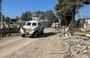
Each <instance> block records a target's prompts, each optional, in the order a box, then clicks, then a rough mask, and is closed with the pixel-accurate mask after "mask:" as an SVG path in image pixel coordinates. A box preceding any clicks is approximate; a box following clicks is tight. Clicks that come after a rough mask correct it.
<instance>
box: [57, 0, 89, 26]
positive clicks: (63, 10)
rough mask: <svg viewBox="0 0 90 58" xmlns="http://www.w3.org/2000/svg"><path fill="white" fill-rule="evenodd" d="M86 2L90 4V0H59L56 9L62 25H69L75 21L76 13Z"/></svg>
mask: <svg viewBox="0 0 90 58" xmlns="http://www.w3.org/2000/svg"><path fill="white" fill-rule="evenodd" d="M84 4H86V5H88V4H90V0H58V3H57V4H56V7H55V9H56V13H57V16H58V17H60V19H61V25H65V26H68V25H69V24H70V23H71V21H74V20H75V14H76V13H77V12H78V10H79V9H80V8H81V7H83V6H84Z"/></svg>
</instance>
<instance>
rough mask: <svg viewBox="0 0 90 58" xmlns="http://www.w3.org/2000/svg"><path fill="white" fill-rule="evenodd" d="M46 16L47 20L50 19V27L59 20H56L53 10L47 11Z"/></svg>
mask: <svg viewBox="0 0 90 58" xmlns="http://www.w3.org/2000/svg"><path fill="white" fill-rule="evenodd" d="M45 16H46V18H47V19H48V22H49V26H51V25H52V23H53V22H55V21H56V20H57V18H56V16H55V14H54V13H53V11H52V10H49V11H46V14H45Z"/></svg>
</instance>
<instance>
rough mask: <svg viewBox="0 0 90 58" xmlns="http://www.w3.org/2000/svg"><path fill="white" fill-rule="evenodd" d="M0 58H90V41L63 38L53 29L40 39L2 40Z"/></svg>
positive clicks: (18, 38) (14, 37)
mask: <svg viewBox="0 0 90 58" xmlns="http://www.w3.org/2000/svg"><path fill="white" fill-rule="evenodd" d="M0 58H90V40H89V39H85V38H84V40H83V39H81V38H80V37H76V36H73V37H70V38H63V36H59V34H57V31H56V30H55V29H53V28H47V29H45V34H44V35H41V36H39V37H38V38H29V37H25V38H22V37H20V36H12V37H6V38H3V39H2V40H0Z"/></svg>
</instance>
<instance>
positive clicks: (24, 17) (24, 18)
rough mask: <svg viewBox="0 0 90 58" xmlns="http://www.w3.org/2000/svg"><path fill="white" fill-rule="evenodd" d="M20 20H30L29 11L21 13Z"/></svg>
mask: <svg viewBox="0 0 90 58" xmlns="http://www.w3.org/2000/svg"><path fill="white" fill-rule="evenodd" d="M21 20H23V21H29V20H32V17H31V12H30V11H27V12H25V13H23V14H22V16H21Z"/></svg>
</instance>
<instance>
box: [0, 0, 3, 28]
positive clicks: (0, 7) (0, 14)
mask: <svg viewBox="0 0 90 58" xmlns="http://www.w3.org/2000/svg"><path fill="white" fill-rule="evenodd" d="M0 17H1V18H0V19H1V21H0V22H1V24H0V25H1V26H0V28H1V29H2V28H3V15H2V0H0Z"/></svg>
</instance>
